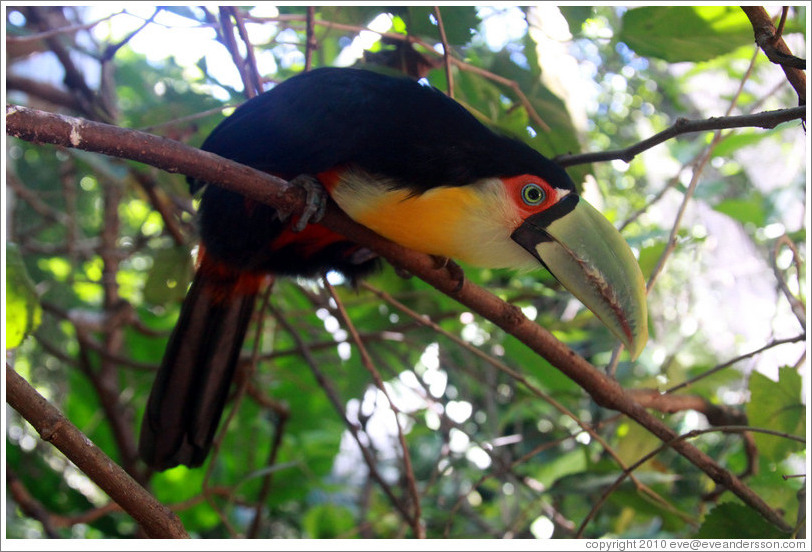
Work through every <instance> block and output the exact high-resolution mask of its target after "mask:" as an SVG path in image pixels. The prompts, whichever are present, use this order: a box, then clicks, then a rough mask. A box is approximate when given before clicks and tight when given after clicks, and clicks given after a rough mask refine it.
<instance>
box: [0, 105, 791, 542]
mask: <svg viewBox="0 0 812 552" xmlns="http://www.w3.org/2000/svg"><path fill="white" fill-rule="evenodd" d="M6 124H7V132H8V133H9V134H11V135H12V136H16V137H18V138H22V139H25V140H30V141H38V142H49V143H53V144H59V145H62V146H66V147H78V148H81V149H85V150H88V151H95V152H99V153H105V154H108V155H116V156H119V157H125V158H129V159H134V160H136V161H141V162H145V163H149V164H151V165H153V166H156V167H159V168H163V169H165V170H169V171H170V172H183V173H185V174H188V175H189V176H192V177H194V178H200V179H202V180H204V181H206V182H210V183H216V184H218V185H220V186H222V187H223V188H227V189H229V190H232V191H235V192H238V193H241V194H243V195H245V196H247V197H249V198H251V199H253V200H255V201H260V202H263V203H267V204H269V205H272V206H274V207H276V208H278V209H281V210H284V211H287V212H292V213H300V212H301V211H302V209H303V206H304V191H303V190H302V189H300V188H298V187H296V186H291V185H290V184H289V183H287V182H285V181H284V180H281V179H278V178H274V177H272V176H270V175H268V174H265V173H262V172H259V171H256V170H254V169H251V168H250V167H245V166H242V165H239V164H237V163H234V162H232V161H229V160H226V159H222V158H220V157H218V156H216V155H213V154H211V153H208V152H202V151H198V150H195V149H194V148H190V147H188V146H185V145H183V144H179V143H177V142H173V141H171V140H167V139H165V138H159V137H155V136H150V135H147V134H143V133H139V132H136V131H132V130H125V129H121V128H117V127H114V126H110V125H105V124H99V123H91V122H88V121H81V120H79V119H73V118H67V117H61V116H57V115H53V114H48V113H43V112H40V111H36V110H33V109H28V108H23V107H18V106H7V108H6ZM320 224H323V225H324V226H326V227H327V228H329V229H331V230H333V231H335V232H337V233H339V234H342V235H344V236H347V237H348V238H350V239H351V240H353V241H355V242H358V243H360V244H362V245H364V246H366V247H369V248H371V249H373V250H375V251H377V252H378V253H379V254H380V255H381V256H383V257H384V258H386V259H387V260H389V261H390V262H391V263H392V264H393V265H395V266H396V267H399V268H402V269H405V270H406V271H408V272H409V273H410V274H414V275H415V276H418V277H420V278H421V279H423V280H424V281H426V282H427V283H429V284H430V285H432V286H434V287H435V288H436V289H438V290H439V291H441V292H443V293H445V294H447V295H449V296H451V297H453V298H454V299H456V300H457V301H458V302H459V303H461V304H463V305H465V306H466V307H468V308H470V309H472V310H473V311H474V312H476V313H478V314H479V315H480V316H483V317H485V318H487V319H488V320H490V321H491V322H493V323H494V324H496V325H497V326H499V327H500V328H502V329H503V330H504V331H506V332H507V333H509V334H511V335H513V336H514V337H516V338H517V339H518V340H520V341H521V342H522V343H524V344H525V345H527V346H528V347H529V348H530V349H531V350H533V351H534V352H536V353H538V354H539V355H541V356H542V357H544V358H545V359H547V361H548V362H550V363H551V364H552V365H553V366H554V367H555V368H557V369H558V370H560V371H561V372H563V373H564V374H565V375H566V376H567V377H569V378H570V379H572V380H573V381H575V382H576V383H577V384H578V385H580V386H581V387H582V388H583V389H584V390H585V391H586V392H587V393H589V394H590V396H591V397H592V398H593V399H594V400H595V402H596V403H597V404H599V405H601V406H603V407H605V408H610V409H614V410H617V411H619V412H622V413H624V414H627V415H628V416H630V417H631V418H633V419H634V420H635V421H637V423H639V424H640V425H642V426H643V427H645V428H646V429H648V430H649V431H650V432H651V433H653V434H654V435H656V436H657V437H658V438H660V439H661V440H663V441H664V442H666V443H672V445H671V446H672V447H673V448H674V449H675V450H676V451H677V452H679V453H680V454H682V455H683V456H685V457H686V458H687V459H688V460H690V461H691V462H692V463H694V464H695V465H696V466H697V467H699V468H700V469H701V470H702V471H704V472H705V473H706V474H707V475H708V476H709V477H710V478H711V479H713V480H714V481H715V482H716V483H718V484H720V485H723V486H725V487H727V488H728V489H730V490H731V491H732V492H734V493H735V494H736V495H737V496H738V497H739V498H741V499H742V500H743V501H744V502H745V503H746V504H748V505H750V506H751V507H752V508H754V509H755V510H757V511H758V512H759V513H760V514H761V515H762V516H764V517H765V518H766V519H767V520H769V521H770V522H771V523H773V524H774V525H775V526H776V527H779V528H780V529H782V530H784V531H787V532H789V531H791V527H789V525H788V524H787V523H786V522H785V521H784V519H783V517H782V516H781V515H780V514H779V513H778V512H776V511H775V510H773V509H772V508H770V507H769V506H768V505H767V504H766V503H765V502H764V501H763V500H762V499H761V497H759V496H758V495H757V494H756V493H754V492H753V491H752V490H751V489H750V488H749V487H747V486H746V485H744V484H743V483H742V482H741V481H740V480H739V479H738V478H737V477H736V476H734V475H733V474H732V473H730V472H729V471H727V470H725V469H724V468H722V467H721V466H719V464H717V463H716V462H715V461H714V460H713V459H712V458H710V457H709V456H708V455H707V454H705V453H703V452H701V451H700V450H699V449H697V448H696V447H694V446H693V445H691V444H689V443H687V442H685V441H684V440H678V439H677V434H676V433H675V432H674V431H673V430H672V429H671V428H669V427H668V426H666V425H665V424H664V423H663V422H662V421H661V420H659V419H658V418H657V417H655V416H653V415H651V414H650V413H649V412H648V411H647V410H646V409H645V408H644V407H643V406H642V405H640V404H639V403H638V402H636V401H635V400H634V399H633V398H632V397H630V396H629V394H628V393H626V391H625V390H624V389H623V388H622V387H621V386H620V384H618V383H617V381H615V380H613V379H611V378H609V377H608V376H606V375H605V374H603V373H602V372H601V371H599V370H597V369H596V368H595V367H594V366H592V365H591V364H589V363H588V362H587V361H586V360H585V359H583V358H582V357H580V356H578V355H577V354H576V353H575V352H574V351H572V350H571V349H570V348H569V347H567V346H566V345H565V344H563V343H562V342H561V341H559V340H558V339H556V338H555V337H554V336H553V335H552V334H551V333H550V332H549V331H547V330H546V329H544V328H542V327H541V326H539V325H538V324H536V323H534V322H532V321H530V320H529V319H527V318H526V317H525V316H524V315H523V314H522V312H521V310H520V309H519V308H518V307H516V306H514V305H510V304H508V303H505V302H504V301H503V300H501V299H500V298H498V297H497V296H496V295H494V294H492V293H490V292H488V291H486V290H484V289H482V288H480V287H478V286H476V285H475V284H472V283H471V281H470V280H465V281H464V282H463V285H462V287H461V288H460V286H459V280H458V279H457V278H455V277H453V275H451V274H450V273H449V272H448V271H447V270H446V269H439V270H438V269H437V267H436V261H435V260H434V259H433V258H432V257H430V256H428V255H424V254H421V253H417V252H415V251H411V250H409V249H406V248H404V247H402V246H400V245H398V244H396V243H393V242H391V241H389V240H386V239H384V238H382V237H381V236H378V235H377V234H375V233H374V232H372V231H371V230H369V229H367V228H365V227H363V226H361V225H359V224H358V223H356V222H354V221H353V220H351V219H350V218H349V217H348V216H347V215H346V214H344V213H343V212H342V211H340V210H339V209H338V208H337V207H336V206H335V205H334V204H331V205H330V206H329V208H328V210H327V213H326V214H325V216H324V218H323V219H322V221H321V222H320ZM404 513H405V515H406V516H407V517H408V515H409V514H408V512H404Z"/></svg>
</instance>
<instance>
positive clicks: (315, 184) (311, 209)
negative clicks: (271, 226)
mask: <svg viewBox="0 0 812 552" xmlns="http://www.w3.org/2000/svg"><path fill="white" fill-rule="evenodd" d="M290 183H291V184H293V185H295V186H299V187H301V188H304V190H305V192H306V193H307V199H306V200H305V209H304V211H303V212H302V216H300V217H299V220H297V221H296V223H295V224H294V225H293V231H294V232H301V231H302V230H304V229H305V227H306V226H307V225H308V224H310V223H311V222H319V221H320V220H321V219H322V218H324V212H325V211H326V210H327V192H326V191H325V189H324V186H322V184H321V182H319V179H318V178H316V177H315V176H313V175H310V174H300V175H299V176H297V177H296V178H294V179H293V180H291V181H290ZM285 218H287V217H285ZM283 220H284V219H283Z"/></svg>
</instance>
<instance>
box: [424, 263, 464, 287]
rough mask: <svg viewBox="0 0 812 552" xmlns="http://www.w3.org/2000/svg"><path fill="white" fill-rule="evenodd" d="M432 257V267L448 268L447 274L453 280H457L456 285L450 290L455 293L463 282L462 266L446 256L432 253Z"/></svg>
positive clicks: (438, 268)
mask: <svg viewBox="0 0 812 552" xmlns="http://www.w3.org/2000/svg"><path fill="white" fill-rule="evenodd" d="M431 258H432V259H434V267H435V268H436V269H437V270H441V269H443V268H445V269H446V270H448V275H449V276H451V278H453V279H454V280H456V281H457V285H456V286H455V287H454V289H453V290H452V291H453V292H454V293H457V292H458V291H460V290H461V289H462V286H463V284H465V272H463V270H462V267H461V266H460V265H458V264H457V263H455V262H454V261H452V260H451V259H449V258H448V257H440V256H438V255H432V256H431Z"/></svg>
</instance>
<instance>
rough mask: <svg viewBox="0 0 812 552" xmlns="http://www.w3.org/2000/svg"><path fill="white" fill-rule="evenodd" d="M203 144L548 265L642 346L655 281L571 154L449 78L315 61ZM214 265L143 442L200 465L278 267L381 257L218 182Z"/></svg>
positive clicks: (148, 452)
mask: <svg viewBox="0 0 812 552" xmlns="http://www.w3.org/2000/svg"><path fill="white" fill-rule="evenodd" d="M202 149H203V150H206V151H209V152H213V153H215V154H217V155H220V156H222V157H226V158H229V159H232V160H234V161H237V162H239V163H242V164H245V165H249V166H251V167H254V168H256V169H259V170H262V171H266V172H268V173H271V174H274V175H276V176H279V177H281V178H285V179H288V180H294V181H297V182H302V183H305V184H306V186H307V187H310V188H311V189H313V184H317V185H319V186H323V188H324V190H326V192H327V194H329V196H330V197H331V198H332V199H333V200H334V201H335V203H336V204H338V206H339V207H340V208H341V209H342V210H344V211H345V212H346V213H347V214H348V215H349V216H350V217H351V218H353V219H354V220H356V221H357V222H359V223H361V224H363V225H365V226H367V227H369V228H371V229H372V230H374V231H376V232H377V233H379V234H381V235H383V236H384V237H386V238H389V239H390V240H392V241H394V242H397V243H399V244H401V245H404V246H406V247H408V248H411V249H414V250H417V251H420V252H424V253H428V254H431V255H435V256H439V257H445V258H450V259H456V260H459V261H463V262H465V263H469V264H472V265H475V266H481V267H494V268H496V267H513V268H528V267H539V266H544V267H545V268H546V269H547V270H549V271H550V272H551V273H552V275H553V276H554V277H555V278H556V279H557V280H558V281H559V282H561V284H563V285H564V286H565V287H566V288H567V289H568V290H569V291H570V292H572V293H573V295H575V296H576V297H578V299H580V300H581V301H582V302H583V303H584V305H586V306H587V307H588V308H589V309H590V310H592V312H594V313H595V315H596V316H597V317H598V318H600V319H601V320H602V321H603V323H604V324H605V325H606V326H607V327H608V328H609V330H611V331H612V332H613V333H614V334H615V335H616V336H617V337H618V338H619V339H620V340H621V341H622V342H623V343H624V344H625V345H626V347H627V348H628V349H629V351H630V353H631V355H632V356H633V357H636V356H637V354H639V352H640V350H641V349H642V348H643V346H644V345H645V342H646V340H647V321H646V303H645V286H644V283H643V278H642V275H641V273H640V269H639V267H638V265H637V262H636V261H635V259H634V256H633V255H632V253H631V251H630V249H629V247H628V245H627V244H626V242H625V241H624V240H623V238H622V237H621V236H620V234H619V233H618V232H617V231H616V230H615V228H614V227H613V226H612V225H611V224H610V223H609V221H607V220H606V219H605V218H604V217H603V216H602V215H601V214H600V213H599V212H598V211H596V210H595V209H594V208H593V207H591V206H590V205H589V204H588V203H586V202H585V201H584V200H583V199H581V198H580V197H579V196H578V194H577V192H576V190H575V186H574V184H573V182H572V180H571V179H570V178H569V176H568V175H567V173H566V172H565V171H564V170H563V169H562V168H561V167H559V166H558V165H556V164H555V163H553V162H552V161H550V160H549V159H546V158H545V157H543V156H542V155H540V154H539V153H537V152H536V151H534V150H533V149H532V148H530V147H529V146H527V145H526V144H524V143H522V142H519V141H517V140H513V139H511V138H507V137H504V136H501V135H499V134H496V133H494V132H492V131H491V130H489V129H488V128H486V127H485V126H483V125H482V124H481V123H480V122H479V121H477V119H476V118H474V117H473V116H472V115H471V114H470V113H469V112H468V111H466V110H465V109H464V108H463V107H462V106H460V105H459V104H458V103H456V102H455V101H453V100H452V99H450V98H448V97H447V96H445V95H444V94H442V93H441V92H439V91H438V90H436V89H434V88H431V87H428V86H423V85H421V84H419V83H417V82H415V81H412V80H409V79H405V78H393V77H389V76H383V75H380V74H377V73H373V72H369V71H363V70H357V69H337V68H324V69H317V70H314V71H310V72H307V73H303V74H301V75H299V76H296V77H293V78H291V79H288V80H287V81H285V82H283V83H281V84H279V85H277V86H276V87H275V88H273V89H272V90H270V91H268V92H265V93H264V94H261V95H259V96H256V97H255V98H253V99H251V100H249V101H247V102H245V103H244V104H243V105H242V106H240V107H239V108H238V109H237V110H235V111H234V113H233V114H232V115H231V116H229V117H228V118H226V119H225V120H224V121H222V122H221V123H220V125H219V126H217V128H215V129H214V131H213V132H212V133H211V135H210V136H209V137H208V138H207V139H206V140H205V142H204V143H203V146H202ZM190 188H191V191H192V192H193V193H194V192H197V191H199V190H200V189H201V188H203V192H202V197H201V201H200V210H199V228H200V238H201V245H200V251H199V255H198V268H197V272H196V275H195V278H194V281H193V282H192V285H191V288H190V289H189V292H188V295H187V297H186V299H185V301H184V303H183V307H182V309H181V313H180V318H179V319H178V322H177V325H176V327H175V330H174V332H173V333H172V336H171V337H170V340H169V344H168V346H167V349H166V353H165V355H164V359H163V362H162V364H161V367H160V370H159V372H158V375H157V377H156V380H155V383H154V385H153V389H152V393H151V394H150V398H149V402H148V405H147V412H146V415H145V419H144V423H143V425H142V429H141V440H140V446H139V448H140V453H141V456H142V457H143V458H144V460H145V461H146V462H147V464H149V465H150V466H152V467H154V468H156V469H166V468H169V467H172V466H175V465H178V464H186V465H189V466H197V465H200V464H202V463H203V461H204V460H205V458H206V455H207V454H208V451H209V448H210V447H211V443H212V440H213V437H214V433H215V430H216V428H217V425H218V422H219V420H220V417H221V414H222V411H223V408H224V405H225V402H226V398H227V395H228V391H229V387H230V385H231V380H232V378H233V376H234V371H235V368H236V365H237V361H238V358H239V353H240V348H241V345H242V342H243V339H244V336H245V333H246V329H247V327H248V323H249V320H250V318H251V313H252V310H253V306H254V302H255V298H256V296H257V293H258V291H259V289H260V286H261V283H262V282H263V280H264V278H265V277H266V276H267V275H268V274H276V275H294V276H315V275H320V274H323V273H324V272H326V271H329V270H333V271H337V272H340V273H342V274H344V275H345V276H346V277H347V278H349V279H353V280H354V279H357V278H360V277H363V276H364V275H366V274H368V273H369V272H371V271H372V270H374V269H375V267H376V266H377V264H378V261H377V259H376V258H375V254H374V253H373V252H371V251H369V250H367V249H366V248H364V247H363V246H361V245H359V244H357V243H354V242H352V241H350V240H348V239H347V238H345V237H344V236H341V235H339V234H337V233H335V232H333V231H331V230H330V229H328V228H326V227H324V226H321V225H319V224H318V220H317V219H318V216H315V217H310V218H311V220H306V219H307V218H308V217H303V218H300V217H296V216H292V217H290V216H288V214H287V213H279V212H277V210H275V209H274V208H273V207H270V206H268V205H264V204H260V203H257V202H254V201H252V200H249V199H247V198H246V197H244V196H241V195H239V194H236V193H234V192H231V191H228V190H225V189H223V188H220V187H217V186H213V185H208V186H206V185H205V183H204V182H197V181H190Z"/></svg>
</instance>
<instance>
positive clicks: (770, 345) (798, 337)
mask: <svg viewBox="0 0 812 552" xmlns="http://www.w3.org/2000/svg"><path fill="white" fill-rule="evenodd" d="M804 340H806V334H805V333H804V334H801V335H796V336H795V337H788V338H786V339H775V340H773V341H770V342H769V343H767V344H766V345H764V346H763V347H759V348H758V349H756V350H754V351H750V352H749V353H744V354H743V355H739V356H737V357H736V358H732V359H730V360H728V361H727V362H723V363H722V364H717V365H716V366H714V367H713V368H711V369H710V370H706V371H704V372H702V373H701V374H699V375H697V376H694V377H693V378H690V379H688V380H685V381H683V382H682V383H680V384H677V385H675V386H673V387H669V388H668V389H666V390H665V393H674V392H675V391H679V390H680V389H684V388H685V387H688V386H690V385H693V384H694V383H696V382H697V381H699V380H701V379H704V378H707V377H708V376H711V375H713V374H715V373H716V372H719V371H721V370H724V369H725V368H727V367H728V366H732V365H734V364H736V363H737V362H740V361H742V360H745V359H748V358H752V357H754V356H756V355H758V354H759V353H763V352H764V351H766V350H767V349H772V348H773V347H777V346H779V345H784V344H786V343H797V342H799V341H804Z"/></svg>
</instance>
